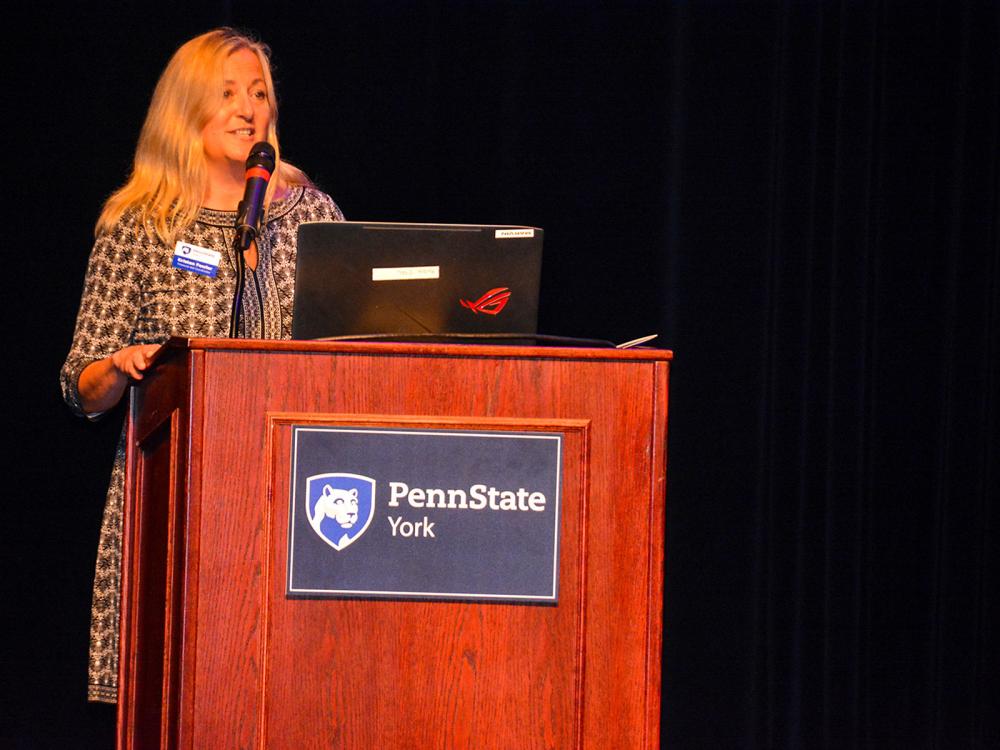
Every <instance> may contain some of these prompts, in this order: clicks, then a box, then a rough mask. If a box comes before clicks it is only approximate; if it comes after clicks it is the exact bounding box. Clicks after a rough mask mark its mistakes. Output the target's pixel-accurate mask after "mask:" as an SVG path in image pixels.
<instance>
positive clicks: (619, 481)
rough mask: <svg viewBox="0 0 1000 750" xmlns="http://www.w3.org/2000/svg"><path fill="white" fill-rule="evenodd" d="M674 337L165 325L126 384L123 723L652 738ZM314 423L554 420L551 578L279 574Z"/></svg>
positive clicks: (291, 744) (458, 740)
mask: <svg viewBox="0 0 1000 750" xmlns="http://www.w3.org/2000/svg"><path fill="white" fill-rule="evenodd" d="M669 360H670V353H669V352H663V351H628V352H618V351H606V350H581V349H575V350H574V349H556V350H553V349H538V348H521V347H474V346H447V345H429V346H428V345H405V344H395V345H391V344H321V343H307V342H252V341H225V340H207V339H191V340H175V341H173V342H171V343H170V344H169V345H168V347H167V349H166V351H165V352H164V354H163V356H162V362H161V363H160V364H159V365H158V366H157V367H156V368H155V370H154V371H153V372H152V373H151V374H150V375H148V376H147V378H146V379H144V381H143V385H142V387H141V388H139V389H137V390H136V391H135V392H134V394H133V397H132V403H131V411H130V426H129V468H128V472H127V479H128V483H129V487H128V490H127V493H126V503H127V512H126V529H125V531H126V534H125V550H124V555H125V557H124V559H125V564H124V568H123V621H122V622H123V636H122V659H121V665H122V666H121V674H120V679H121V683H120V684H121V685H122V696H121V697H122V700H121V702H120V704H119V746H120V747H127V748H145V747H166V748H174V747H176V748H203V747H240V748H244V747H245V748H309V747H317V748H319V747H322V748H350V749H352V750H353V749H371V748H379V747H385V748H425V747H444V748H476V749H477V750H485V749H487V748H498V749H499V748H503V749H504V750H507V749H509V748H558V749H559V750H564V749H566V748H603V747H628V748H650V749H652V748H656V747H659V715H660V647H661V625H662V611H661V607H662V562H663V506H664V500H665V497H664V495H665V480H666V450H665V449H666V415H667V375H668V368H669ZM301 425H316V426H327V427H349V428H359V429H370V428H388V429H406V430H413V429H421V430H428V431H433V430H446V431H487V432H490V433H498V434H503V433H505V432H508V433H518V434H525V433H528V434H530V433H539V434H541V433H545V434H552V433H556V434H559V435H561V436H562V452H561V461H562V463H561V479H562V481H561V505H560V514H559V517H558V519H559V520H558V523H559V535H558V539H559V548H558V566H557V570H558V598H557V601H556V602H555V603H552V602H548V603H526V602H520V601H518V602H508V601H465V600H462V599H461V598H458V599H456V600H448V601H442V600H430V599H427V600H422V599H420V598H419V597H417V598H412V597H411V598H409V599H392V598H390V599H384V598H382V599H377V598H370V597H362V596H358V597H350V596H348V597H338V598H302V597H294V596H289V594H288V593H287V590H288V589H287V585H286V584H287V580H288V564H289V520H290V512H289V508H290V506H289V503H290V498H291V496H292V494H293V493H292V486H291V471H290V465H291V456H292V431H293V426H301ZM384 515H385V514H384V511H383V512H382V515H381V516H378V517H376V518H375V519H374V520H373V521H372V523H382V524H385V523H386V522H387V521H386V518H385V517H384ZM415 543H420V542H415ZM331 559H336V558H335V555H332V556H331Z"/></svg>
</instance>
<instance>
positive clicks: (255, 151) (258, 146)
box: [246, 141, 274, 173]
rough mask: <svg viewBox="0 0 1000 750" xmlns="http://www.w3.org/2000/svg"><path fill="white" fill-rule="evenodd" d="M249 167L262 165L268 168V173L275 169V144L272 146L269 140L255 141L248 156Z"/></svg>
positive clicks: (247, 165)
mask: <svg viewBox="0 0 1000 750" xmlns="http://www.w3.org/2000/svg"><path fill="white" fill-rule="evenodd" d="M246 167H247V169H248V170H249V169H252V168H253V167H262V168H263V169H266V170H267V171H268V173H270V172H273V171H274V146H272V145H271V144H270V143H268V142H267V141H260V142H259V143H255V144H254V145H253V146H252V147H251V149H250V155H249V156H248V157H247V164H246Z"/></svg>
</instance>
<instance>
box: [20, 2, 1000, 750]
mask: <svg viewBox="0 0 1000 750" xmlns="http://www.w3.org/2000/svg"><path fill="white" fill-rule="evenodd" d="M227 23H228V24H233V25H237V26H242V27H247V28H250V29H253V30H256V31H257V32H259V33H260V35H261V36H262V37H263V38H264V39H265V41H267V42H268V43H269V44H270V45H271V46H272V48H273V50H274V62H275V66H276V76H277V80H278V87H279V97H280V104H281V122H280V129H281V134H282V146H283V153H284V154H285V155H286V156H287V157H288V158H289V159H290V160H292V161H294V162H295V163H297V164H299V165H301V166H302V167H304V168H305V169H306V171H307V172H308V173H309V174H310V175H311V176H312V177H313V178H314V179H315V180H316V181H317V182H318V184H319V185H320V186H321V187H322V188H324V189H325V190H326V191H327V192H329V193H330V194H331V195H333V196H334V198H335V200H337V201H338V203H339V204H340V206H341V207H342V209H343V210H344V212H345V213H346V214H347V216H348V217H349V218H353V219H370V220H383V221H391V220H415V221H440V222H476V223H514V224H530V225H535V226H541V227H544V229H545V238H546V254H545V265H544V271H543V295H542V308H541V329H542V331H543V332H545V333H555V334H565V335H581V336H595V337H604V338H610V339H614V340H625V339H630V338H633V337H636V336H640V335H642V334H646V333H652V332H658V333H659V334H660V338H659V343H660V345H662V346H666V347H670V348H673V349H674V350H675V351H676V361H675V366H674V369H673V376H672V382H671V396H672V399H671V410H670V430H671V438H670V487H669V494H668V515H667V568H666V601H665V633H664V635H665V647H664V687H663V689H664V693H663V705H664V710H663V718H664V720H663V735H664V738H665V744H666V746H669V747H672V748H717V747H718V748H728V747H733V748H736V747H740V748H742V747H747V748H749V747H753V748H780V747H802V748H814V747H824V748H827V747H828V748H845V747H859V748H860V747H866V748H867V747H872V748H874V747H878V748H895V747H898V748H930V747H934V748H938V747H941V748H952V747H954V748H976V747H984V748H985V747H995V746H997V744H1000V724H998V722H1000V719H998V717H1000V706H998V704H997V698H996V696H997V695H1000V685H998V682H1000V679H998V671H1000V670H998V663H1000V658H998V650H997V637H996V633H997V632H998V629H1000V623H998V613H997V607H998V600H1000V594H998V584H997V576H996V568H997V554H998V549H1000V533H998V526H997V524H998V520H997V501H998V480H997V467H998V464H1000V461H998V459H1000V456H998V447H997V446H998V445H1000V435H998V426H997V425H998V403H1000V385H998V365H997V363H998V362H1000V340H998V339H1000V336H998V332H1000V309H998V307H1000V306H998V296H1000V295H998V293H1000V284H998V281H1000V239H998V213H1000V188H998V183H1000V166H998V148H997V147H998V134H1000V54H998V49H1000V6H998V4H997V3H995V2H956V1H954V0H941V1H940V2H885V1H881V2H876V1H873V2H866V3H861V2H857V3H856V2H841V3H834V2H786V3H776V2H753V3H751V2H708V1H707V0H706V1H705V2H688V3H683V2H677V3H667V2H616V3H597V2H592V1H590V0H576V1H574V2H570V0H564V1H562V2H552V1H547V0H540V1H539V2H530V3H529V2H485V1H471V0H470V1H468V2H462V1H461V0H449V1H441V2H364V3H343V2H325V3H322V4H315V5H313V4H310V3H300V4H288V5H282V6H278V5H272V4H264V3H251V2H246V3H244V2H204V3H199V4H191V5H184V4H158V5H150V6H146V5H132V4H128V3H118V2H106V3H102V4H100V5H98V4H79V5H76V6H72V7H62V6H60V5H51V6H49V5H45V4H41V3H36V4H34V5H31V6H25V5H22V6H15V7H14V8H13V9H8V11H7V17H6V18H5V27H4V30H5V42H6V44H5V50H4V51H5V55H4V57H5V60H4V69H5V72H4V77H5V84H6V85H5V106H4V111H5V113H6V116H5V119H6V124H7V128H6V130H7V132H8V135H7V138H6V140H5V142H4V147H3V149H2V151H3V155H4V159H5V160H6V161H7V163H8V164H9V165H10V166H8V168H7V169H5V170H4V172H5V179H4V183H5V186H4V191H5V199H4V205H5V207H6V209H7V216H6V226H7V231H6V233H5V235H6V241H5V246H4V253H3V256H4V278H5V280H6V283H5V284H4V291H5V295H4V297H5V305H4V307H5V310H6V312H5V320H6V321H7V322H6V329H7V332H8V336H7V340H8V354H7V357H6V358H7V360H8V364H9V365H10V370H9V375H8V379H7V383H8V384H9V385H8V390H7V393H8V400H7V409H6V410H5V411H6V413H7V414H8V415H9V416H10V418H11V420H12V422H11V424H10V425H9V430H8V441H7V449H6V452H7V456H8V462H7V463H8V469H7V472H8V476H7V481H6V482H5V488H6V491H5V512H6V516H5V523H4V526H3V528H4V531H5V534H4V541H5V544H4V545H3V556H4V561H5V564H4V570H5V575H4V576H3V591H2V597H3V598H2V602H3V610H2V611H3V615H2V617H3V648H4V650H3V656H2V658H3V663H2V665H0V666H2V670H0V671H2V675H3V678H2V681H3V695H2V700H3V703H2V712H0V744H2V745H3V746H5V747H18V748H21V747H23V748H35V747H53V748H76V747H79V748H98V747H108V746H110V745H109V743H110V737H111V728H112V722H113V717H112V715H111V713H110V712H109V711H107V710H106V709H105V708H103V707H97V706H88V705H87V704H85V702H84V694H85V682H86V650H87V627H88V618H89V586H90V579H91V575H92V565H93V560H94V549H95V546H96V541H97V529H98V523H99V517H100V511H101V504H102V501H103V495H104V490H105V483H106V481H107V475H108V471H109V469H110V465H111V457H112V451H113V443H114V438H115V435H116V433H117V429H118V420H117V419H116V418H111V419H107V420H105V421H104V422H103V423H99V424H96V425H91V424H86V423H84V422H83V421H80V420H76V419H74V418H73V417H71V416H70V414H69V412H68V410H67V409H66V408H65V407H64V406H63V405H62V403H61V400H60V396H59V393H58V387H57V382H56V375H57V372H58V369H59V366H60V364H61V362H62V359H63V357H64V356H65V352H66V350H67V348H68V346H69V341H70V336H71V332H72V325H73V319H74V315H75V312H76V306H77V303H78V300H79V295H80V290H81V283H82V278H83V271H84V267H85V264H86V259H87V252H88V250H89V246H90V243H91V238H92V226H93V222H94V220H95V219H96V216H97V214H98V211H99V208H100V205H101V202H102V200H103V199H104V197H105V196H106V195H107V194H108V193H109V192H111V191H112V190H113V189H114V188H115V187H116V186H117V185H119V184H120V183H121V182H122V181H123V180H124V178H125V176H126V174H127V171H128V168H129V164H130V159H131V153H132V150H133V149H134V145H135V140H136V137H137V135H138V130H139V127H140V124H141V121H142V118H143V116H144V110H145V107H146V105H147V104H148V100H149V96H150V94H151V92H152V88H153V85H154V83H155V81H156V78H157V76H158V74H159V72H160V70H162V68H163V66H164V65H165V63H166V61H167V59H168V57H169V55H170V54H171V52H172V51H173V50H174V49H175V48H176V47H177V46H178V45H179V44H180V43H181V42H183V41H184V40H186V39H188V38H190V37H191V36H194V35H195V34H198V33H200V32H202V31H205V30H207V29H209V28H212V27H214V26H217V25H221V24H227Z"/></svg>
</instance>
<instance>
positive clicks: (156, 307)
mask: <svg viewBox="0 0 1000 750" xmlns="http://www.w3.org/2000/svg"><path fill="white" fill-rule="evenodd" d="M235 218H236V214H235V212H230V211H215V210H211V209H202V210H201V212H200V214H199V216H198V220H197V221H196V222H195V223H194V224H193V225H192V226H190V227H189V228H188V229H187V230H186V231H185V233H184V235H183V236H182V237H181V240H183V241H184V242H188V243H190V244H192V245H198V246H199V247H206V248H211V249H213V250H217V251H218V252H220V253H222V260H221V261H220V264H219V272H218V275H217V277H216V278H214V279H213V278H209V277H207V276H201V275H198V274H195V273H191V272H189V271H181V270H178V269H176V268H173V267H172V266H171V260H172V257H173V252H174V248H173V247H167V246H166V245H164V244H163V243H162V242H160V241H158V240H155V239H154V240H151V239H150V236H151V235H148V234H147V233H146V231H145V229H144V228H143V226H142V225H141V224H140V223H139V221H138V218H137V215H136V213H130V214H126V215H125V216H123V217H122V219H121V220H120V221H119V222H118V224H117V225H116V226H115V227H114V228H113V229H112V230H111V231H109V232H106V233H104V234H102V235H101V236H100V237H99V238H98V239H97V242H96V243H95V244H94V249H93V251H92V252H91V255H90V262H89V264H88V266H87V275H86V279H85V280H84V286H83V297H82V299H81V301H80V312H79V313H78V315H77V320H76V330H75V332H74V334H73V344H72V347H71V348H70V352H69V355H68V356H67V357H66V362H65V364H63V367H62V371H61V373H60V382H61V385H62V391H63V397H64V398H65V399H66V403H67V404H69V406H70V407H71V408H72V409H73V410H74V411H75V412H76V413H78V414H83V409H82V407H81V405H80V393H79V390H78V383H79V379H80V373H81V372H83V370H84V368H86V367H87V365H89V364H90V363H92V362H95V361H97V360H100V359H103V358H104V357H107V356H108V355H110V354H112V353H113V352H115V351H117V350H118V349H121V348H122V347H125V346H129V345H131V344H159V343H162V342H164V341H166V340H167V339H168V338H169V337H171V336H191V337H225V336H228V335H229V312H230V307H231V305H232V299H233V290H234V287H235V285H236V271H235V261H234V256H233V250H232V244H233V236H234V230H233V224H234V222H235ZM343 218H344V217H343V214H341V212H340V209H339V208H337V206H336V204H335V203H334V202H333V201H332V200H331V199H330V197H329V196H328V195H325V194H323V193H321V192H319V191H318V190H314V189H312V188H305V187H294V188H292V189H290V191H289V192H288V194H287V195H286V196H285V198H283V199H282V200H280V201H274V202H273V203H272V204H271V206H270V209H269V211H268V213H267V217H266V220H265V226H264V227H263V228H262V229H261V232H260V236H259V237H258V238H257V254H258V261H257V269H256V270H255V271H253V272H251V270H250V269H249V268H248V269H247V277H246V284H245V287H244V289H245V290H244V294H243V319H242V323H241V326H240V335H241V336H243V337H244V338H267V339H287V338H289V337H290V336H291V328H292V297H293V294H294V286H295V241H296V235H297V232H298V227H299V224H301V223H302V222H305V221H343ZM255 277H256V279H255ZM255 280H256V284H255V283H254V282H255ZM258 289H259V292H258V291H257V290H258ZM124 438H125V436H124V432H123V433H122V436H121V439H120V440H119V441H118V451H117V453H116V454H115V463H114V467H113V469H112V472H111V484H110V486H109V488H108V497H107V501H106V504H105V507H104V518H103V521H102V523H101V538H100V543H99V545H98V549H97V570H96V573H95V576H94V598H93V607H92V611H91V626H90V669H89V678H90V682H89V687H88V698H89V699H90V700H93V701H104V702H109V703H114V702H115V701H117V699H118V611H119V593H120V591H119V576H120V570H121V528H122V497H123V493H124V477H125V474H124V467H125V440H124Z"/></svg>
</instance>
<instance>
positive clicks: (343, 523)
mask: <svg viewBox="0 0 1000 750" xmlns="http://www.w3.org/2000/svg"><path fill="white" fill-rule="evenodd" d="M374 515H375V480H374V479H372V478H371V477H365V476H362V475H360V474H343V473H340V474H337V473H334V474H314V475H313V476H311V477H306V517H307V518H308V519H309V525H310V526H312V529H313V531H315V532H316V534H317V536H319V538H320V539H322V540H323V541H324V542H326V543H327V544H329V545H330V546H331V547H333V548H334V549H335V550H337V551H338V552H339V551H341V550H343V549H344V548H346V547H348V546H349V545H351V544H352V543H354V542H355V541H357V540H358V539H360V538H361V535H362V534H364V533H365V531H367V530H368V527H369V526H370V525H371V522H372V518H373V517H374Z"/></svg>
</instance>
